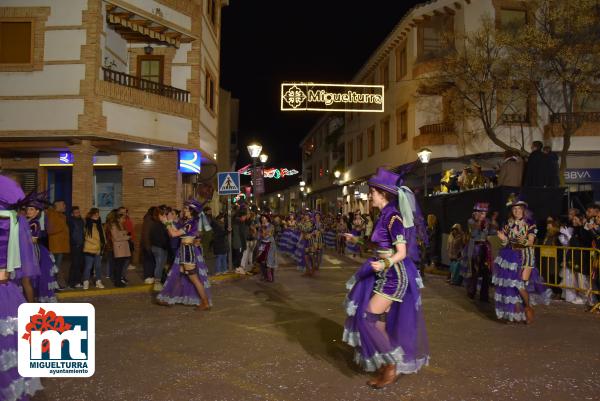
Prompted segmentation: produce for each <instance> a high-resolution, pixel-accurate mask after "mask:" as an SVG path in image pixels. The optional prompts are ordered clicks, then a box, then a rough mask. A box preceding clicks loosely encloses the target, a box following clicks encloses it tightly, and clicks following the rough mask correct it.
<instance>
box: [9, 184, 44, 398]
mask: <svg viewBox="0 0 600 401" xmlns="http://www.w3.org/2000/svg"><path fill="white" fill-rule="evenodd" d="M2 184H4V183H3V182H0V185H2ZM0 192H4V191H3V190H0ZM2 195H3V194H2ZM23 197H24V195H23ZM0 209H2V208H0ZM18 221H19V253H20V258H21V266H20V267H19V268H16V269H15V270H14V271H13V272H12V273H10V277H11V278H10V280H8V281H7V282H4V283H0V400H6V401H15V400H19V401H26V400H28V399H29V396H33V395H34V394H35V393H36V392H37V391H39V390H41V389H42V384H41V382H40V379H39V378H25V377H21V376H20V375H19V371H18V368H17V364H18V362H17V341H18V339H17V335H18V328H17V311H18V309H19V305H21V304H22V303H25V302H26V301H25V298H24V297H23V292H22V290H21V288H20V286H19V283H20V281H21V279H22V278H23V277H30V278H33V277H36V276H37V275H39V266H38V264H37V260H36V259H35V255H34V251H33V247H32V239H31V234H30V231H29V223H28V222H27V219H25V218H22V217H19V218H18ZM10 230H11V225H10V221H9V219H7V218H0V270H6V267H7V259H8V253H9V252H11V250H10V249H9V247H8V238H9V233H10Z"/></svg>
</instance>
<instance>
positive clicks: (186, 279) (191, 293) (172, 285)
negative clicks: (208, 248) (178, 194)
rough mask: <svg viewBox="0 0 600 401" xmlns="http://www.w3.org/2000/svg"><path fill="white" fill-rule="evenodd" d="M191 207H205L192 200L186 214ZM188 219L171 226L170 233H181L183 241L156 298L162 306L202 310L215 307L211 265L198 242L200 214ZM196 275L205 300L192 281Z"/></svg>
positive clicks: (192, 208) (180, 236) (196, 208)
mask: <svg viewBox="0 0 600 401" xmlns="http://www.w3.org/2000/svg"><path fill="white" fill-rule="evenodd" d="M191 210H194V211H195V210H202V205H200V204H198V203H197V202H195V201H194V203H192V201H188V202H186V204H185V206H184V214H186V215H187V213H192V212H191ZM184 219H185V221H183V222H182V223H180V224H178V225H175V226H174V227H168V228H169V234H170V235H173V234H176V235H175V236H179V238H180V239H181V241H180V244H179V249H177V250H176V254H175V261H174V262H173V266H171V270H170V271H169V275H168V277H167V281H166V282H165V285H164V286H163V289H162V290H161V291H160V293H159V294H158V296H157V297H156V299H157V301H158V303H159V304H161V305H174V304H183V305H199V308H201V309H208V308H209V307H210V306H212V298H211V295H210V282H209V280H208V268H207V267H206V264H205V263H204V258H203V257H202V251H201V249H200V247H199V246H196V245H195V244H194V240H195V239H196V238H195V236H196V233H197V231H198V221H199V220H198V216H197V215H196V216H193V215H187V216H186V217H184ZM182 220H183V219H182ZM195 277H197V278H198V279H199V281H200V284H201V285H202V286H203V288H204V295H205V297H206V298H205V299H201V298H202V295H201V294H199V291H198V290H197V289H196V286H195V285H194V283H193V281H192V280H195Z"/></svg>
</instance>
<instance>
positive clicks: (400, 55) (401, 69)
mask: <svg viewBox="0 0 600 401" xmlns="http://www.w3.org/2000/svg"><path fill="white" fill-rule="evenodd" d="M407 62H408V60H407V58H406V44H403V45H402V46H401V47H399V48H397V49H396V81H400V80H401V79H402V78H404V77H405V76H406V72H407V69H408V66H407Z"/></svg>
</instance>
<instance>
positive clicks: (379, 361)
mask: <svg viewBox="0 0 600 401" xmlns="http://www.w3.org/2000/svg"><path fill="white" fill-rule="evenodd" d="M402 183H403V180H402V176H400V175H398V174H396V173H393V172H391V171H388V170H385V169H383V168H379V169H378V170H377V174H376V175H374V176H373V177H371V178H370V179H369V181H368V185H369V187H370V188H369V197H370V199H371V204H372V205H373V206H374V207H376V208H378V209H380V210H381V214H380V216H379V218H378V220H377V222H376V223H375V227H374V229H373V234H372V235H371V242H372V243H373V244H375V245H376V246H377V248H378V249H377V251H376V255H375V257H374V258H370V259H368V260H367V261H366V262H365V263H364V264H363V265H362V266H361V267H360V268H359V270H358V271H357V272H356V274H354V276H352V278H351V279H350V280H349V281H348V283H347V284H346V287H347V288H348V289H349V293H348V295H347V297H346V302H345V306H346V314H347V315H348V318H347V319H346V323H345V325H344V336H343V341H344V342H346V343H348V344H349V345H350V346H352V347H355V348H356V352H355V361H357V362H358V363H360V365H361V366H362V367H363V369H365V370H366V371H367V372H377V374H376V377H375V378H373V379H371V380H369V381H368V382H367V384H368V385H369V386H371V387H374V388H378V389H379V388H383V387H386V386H388V385H390V384H392V383H394V382H395V381H396V380H397V378H398V377H399V375H400V374H409V373H416V372H418V371H419V370H420V369H421V368H422V367H423V366H425V365H427V364H428V363H429V346H428V340H427V333H426V329H425V319H424V317H423V310H422V305H421V287H422V281H421V278H420V276H419V271H418V270H417V267H416V265H415V262H414V261H418V259H419V255H418V253H419V251H418V247H417V231H418V232H419V235H424V234H423V233H424V231H425V225H424V222H423V218H422V216H421V214H420V212H419V210H418V207H417V205H416V201H415V198H414V194H413V193H412V192H411V191H410V189H408V188H406V187H403V186H402ZM347 238H348V241H349V242H352V243H357V242H358V241H359V238H357V237H356V236H354V235H352V234H347Z"/></svg>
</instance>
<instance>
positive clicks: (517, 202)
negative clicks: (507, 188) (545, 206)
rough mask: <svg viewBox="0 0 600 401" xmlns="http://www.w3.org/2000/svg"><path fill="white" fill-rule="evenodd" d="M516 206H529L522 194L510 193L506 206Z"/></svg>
mask: <svg viewBox="0 0 600 401" xmlns="http://www.w3.org/2000/svg"><path fill="white" fill-rule="evenodd" d="M514 206H523V207H525V208H527V206H528V205H527V202H525V201H524V200H523V197H522V196H521V195H520V194H514V193H513V194H510V196H509V197H508V202H506V207H508V208H512V207H514Z"/></svg>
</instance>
